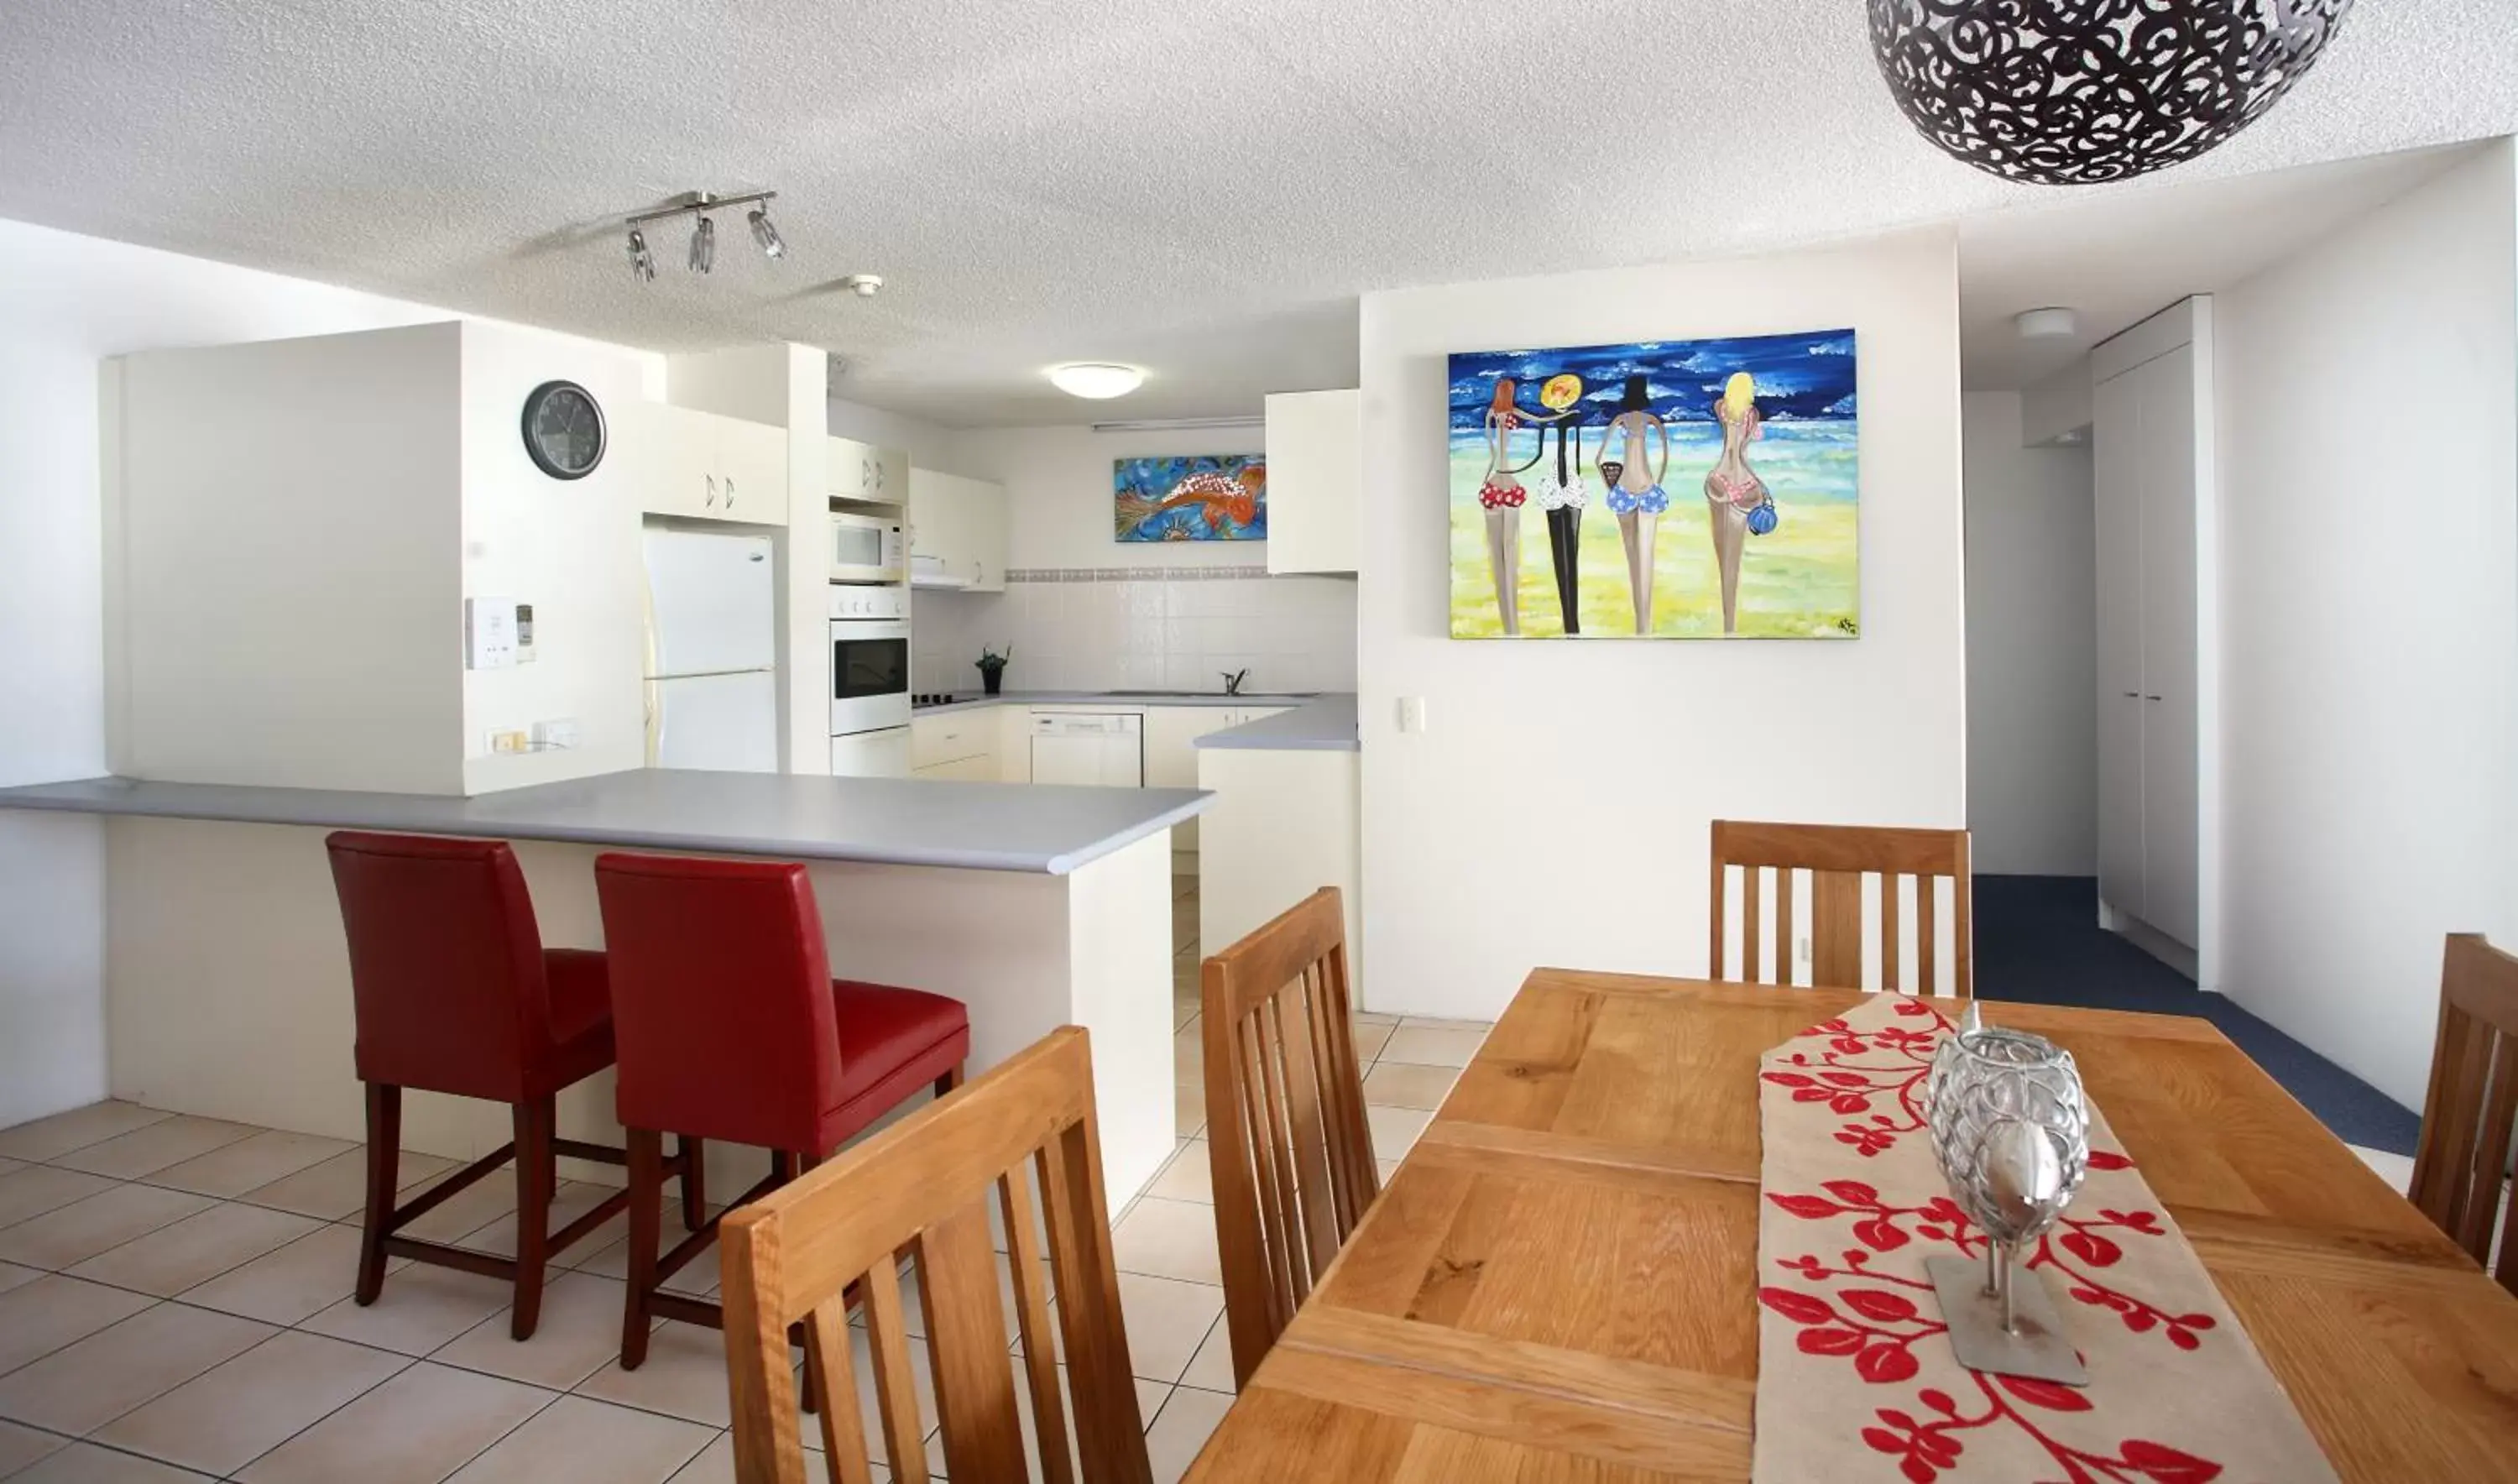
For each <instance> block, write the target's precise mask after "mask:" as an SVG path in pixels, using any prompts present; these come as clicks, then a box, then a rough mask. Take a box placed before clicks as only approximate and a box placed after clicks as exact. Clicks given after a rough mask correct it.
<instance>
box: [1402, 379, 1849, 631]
mask: <svg viewBox="0 0 2518 1484" xmlns="http://www.w3.org/2000/svg"><path fill="white" fill-rule="evenodd" d="M1853 342H1854V336H1853V331H1852V330H1850V329H1827V330H1811V331H1807V332H1804V333H1798V334H1786V335H1752V336H1742V337H1738V338H1732V339H1721V340H1655V341H1644V342H1640V343H1637V344H1632V345H1586V346H1579V347H1575V348H1571V349H1563V350H1505V351H1479V352H1471V353H1463V354H1460V355H1455V356H1454V357H1452V365H1451V371H1452V392H1451V457H1452V463H1451V488H1452V505H1451V508H1452V637H1454V638H1455V639H1456V638H1560V637H1581V638H1618V637H1644V638H1726V637H1741V638H1749V637H1760V638H1852V637H1855V636H1856V635H1858V634H1859V633H1861V622H1862V620H1861V600H1860V599H1861V587H1860V564H1859V559H1858V558H1859V545H1858V543H1857V541H1856V535H1857V520H1856V515H1857V510H1858V502H1857V499H1856V493H1857V492H1856V489H1855V475H1856V472H1857V470H1858V467H1859V463H1860V459H1859V457H1858V453H1857V449H1858V446H1859V443H1858V438H1857V427H1856V422H1855V417H1854V409H1855V395H1856V394H1855V379H1856V377H1855V368H1856V365H1857V357H1856V356H1855V354H1854V343H1853Z"/></svg>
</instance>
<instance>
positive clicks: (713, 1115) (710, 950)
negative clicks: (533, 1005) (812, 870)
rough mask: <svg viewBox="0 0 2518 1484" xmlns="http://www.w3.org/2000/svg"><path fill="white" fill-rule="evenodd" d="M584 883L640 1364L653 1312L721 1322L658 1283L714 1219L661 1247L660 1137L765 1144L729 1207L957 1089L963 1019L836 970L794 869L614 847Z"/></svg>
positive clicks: (708, 1236) (688, 1147)
mask: <svg viewBox="0 0 2518 1484" xmlns="http://www.w3.org/2000/svg"><path fill="white" fill-rule="evenodd" d="M594 884H595V891H596V894H597V895H599V896H600V897H601V899H602V903H603V938H604V943H605V951H606V953H607V954H609V956H610V957H611V960H612V1015H613V1030H614V1034H615V1036H616V1037H617V1039H618V1042H619V1050H620V1062H621V1072H620V1079H619V1082H618V1096H619V1108H620V1113H621V1122H622V1126H623V1127H624V1128H626V1129H628V1130H629V1144H630V1294H629V1299H628V1302H627V1304H626V1306H625V1312H624V1313H623V1315H622V1323H621V1365H622V1368H623V1369H624V1370H633V1371H634V1370H636V1369H637V1367H638V1365H639V1363H640V1362H642V1361H644V1360H645V1359H646V1358H647V1331H648V1329H649V1328H650V1324H651V1321H652V1320H653V1318H654V1317H656V1316H659V1315H661V1316H663V1317H665V1318H667V1319H678V1320H683V1321H685V1322H687V1323H690V1324H698V1325H707V1326H709V1327H711V1328H713V1329H719V1330H722V1329H723V1328H725V1321H724V1316H723V1313H722V1311H721V1310H720V1309H719V1308H718V1306H717V1305H716V1304H715V1303H712V1302H709V1301H707V1300H705V1299H698V1298H688V1297H684V1296H682V1295H679V1294H674V1293H666V1292H660V1291H658V1288H657V1285H659V1284H661V1283H663V1282H664V1281H665V1280H666V1279H668V1278H671V1277H672V1276H673V1274H674V1273H675V1272H677V1271H678V1270H679V1269H680V1268H681V1267H682V1265H683V1264H685V1263H687V1262H689V1261H690V1260H691V1258H692V1257H693V1256H694V1255H696V1254H697V1253H698V1252H699V1250H700V1248H701V1247H703V1246H705V1245H707V1244H708V1243H709V1242H710V1241H711V1240H712V1239H714V1238H715V1237H716V1222H715V1221H711V1222H709V1223H708V1224H707V1226H706V1227H705V1228H703V1229H699V1230H696V1231H695V1232H694V1233H693V1234H692V1235H691V1236H689V1237H685V1238H684V1239H683V1240H682V1241H681V1242H680V1243H679V1244H676V1245H675V1246H674V1248H673V1250H672V1251H670V1252H667V1253H664V1254H663V1255H661V1256H659V1255H658V1253H657V1250H656V1248H657V1245H658V1241H659V1238H658V1230H657V1229H658V1227H659V1225H660V1222H659V1221H658V1219H657V1200H656V1192H657V1190H658V1188H659V1186H660V1184H661V1182H662V1180H663V1173H664V1166H663V1163H662V1159H661V1156H662V1150H663V1135H664V1134H665V1133H667V1132H671V1133H673V1134H674V1135H675V1136H676V1138H677V1145H676V1147H677V1148H679V1149H681V1150H683V1151H684V1152H685V1156H686V1157H689V1158H691V1159H693V1160H694V1161H696V1160H697V1158H698V1155H697V1153H696V1152H697V1151H698V1150H699V1149H700V1148H701V1147H702V1141H704V1140H708V1139H724V1140H729V1141H731V1142H733V1143H736V1144H751V1145H757V1146H760V1148H763V1149H766V1150H768V1151H770V1169H769V1173H768V1175H767V1176H766V1177H765V1178H763V1179H762V1180H761V1181H760V1183H759V1184H758V1185H755V1186H754V1187H753V1188H752V1189H751V1190H749V1191H747V1192H745V1193H744V1194H743V1196H742V1197H741V1198H739V1199H738V1200H736V1201H735V1202H734V1204H735V1205H742V1204H744V1203H745V1202H747V1201H752V1200H759V1199H760V1197H762V1196H765V1195H767V1194H768V1193H769V1192H771V1191H773V1190H775V1189H777V1188H778V1187H779V1186H780V1185H783V1184H785V1183H786V1182H787V1181H789V1180H792V1179H794V1178H795V1177H796V1175H797V1173H798V1172H799V1171H801V1170H803V1169H809V1168H811V1167H812V1166H813V1165H814V1164H816V1163H818V1162H819V1161H821V1160H822V1159H824V1158H826V1157H829V1156H830V1155H831V1154H832V1153H834V1152H835V1151H837V1150H838V1149H839V1147H840V1146H841V1145H842V1144H844V1143H846V1142H847V1140H848V1139H850V1138H852V1137H854V1136H855V1135H856V1134H858V1133H859V1132H861V1131H863V1130H864V1129H865V1127H866V1126H867V1125H868V1124H870V1123H872V1122H874V1120H875V1119H877V1118H879V1117H881V1116H882V1115H883V1114H884V1113H887V1112H889V1111H890V1110H891V1109H892V1108H894V1107H897V1106H898V1105H899V1104H900V1103H902V1102H903V1101H905V1100H907V1099H908V1098H909V1097H910V1096H911V1095H912V1094H914V1093H916V1092H917V1091H918V1090H919V1089H920V1088H922V1087H927V1086H931V1085H932V1086H933V1088H934V1089H935V1095H936V1096H937V1097H942V1096H943V1095H944V1094H945V1093H947V1092H949V1091H951V1090H952V1089H953V1088H955V1087H958V1086H960V1085H961V1082H962V1061H963V1059H964V1058H965V1057H967V1056H969V1055H970V1051H971V1017H970V1012H969V1011H968V1010H966V1009H965V1008H964V1007H963V1005H962V1002H961V1001H960V1000H956V999H948V998H946V997H945V996H943V995H940V994H929V993H927V992H926V991H924V990H919V989H898V988H893V987H890V986H889V985H884V984H863V983H856V982H851V981H847V980H834V979H832V978H831V967H830V961H829V957H828V954H827V952H826V950H825V949H824V947H823V942H822V914H821V910H820V908H818V907H817V906H815V904H814V901H813V886H812V882H811V881H810V880H809V879H808V878H807V877H806V876H805V874H804V868H803V866H801V865H792V864H785V863H780V862H775V861H740V860H691V859H685V858H678V857H671V858H669V857H662V856H653V855H622V854H606V855H600V856H597V857H596V858H595V862H594ZM697 1168H698V1166H697V1164H696V1162H694V1164H693V1165H692V1169H693V1171H694V1173H693V1176H692V1177H691V1178H692V1179H694V1180H696V1178H697V1175H696V1171H697ZM691 1188H692V1187H690V1186H685V1187H684V1189H685V1190H688V1189H691Z"/></svg>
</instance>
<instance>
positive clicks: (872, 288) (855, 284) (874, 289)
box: [840, 273, 883, 299]
mask: <svg viewBox="0 0 2518 1484" xmlns="http://www.w3.org/2000/svg"><path fill="white" fill-rule="evenodd" d="M840 286H841V287H842V288H845V289H847V291H848V292H850V293H852V294H855V295H856V296H857V297H858V298H860V299H871V298H873V297H874V296H875V295H876V294H879V293H881V292H883V275H882V274H879V273H852V274H849V275H848V276H847V278H845V279H842V280H840Z"/></svg>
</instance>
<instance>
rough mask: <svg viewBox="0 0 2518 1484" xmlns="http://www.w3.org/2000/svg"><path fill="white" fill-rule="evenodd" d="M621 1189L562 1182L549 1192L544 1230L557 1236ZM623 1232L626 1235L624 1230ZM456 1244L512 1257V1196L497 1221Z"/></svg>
mask: <svg viewBox="0 0 2518 1484" xmlns="http://www.w3.org/2000/svg"><path fill="white" fill-rule="evenodd" d="M499 1178H501V1177H500V1176H498V1175H492V1176H491V1177H490V1179H492V1180H497V1179H499ZM485 1183H486V1182H485ZM620 1189H621V1188H620V1187H619V1186H617V1185H594V1184H591V1183H589V1182H586V1181H584V1180H563V1181H561V1182H560V1183H559V1187H558V1189H557V1190H555V1191H553V1192H552V1197H551V1204H550V1226H549V1227H548V1228H547V1230H548V1231H549V1232H551V1233H552V1234H554V1235H555V1234H557V1233H558V1231H559V1229H560V1228H562V1227H564V1226H566V1225H568V1224H569V1223H570V1222H572V1221H575V1220H576V1219H577V1218H578V1217H580V1216H583V1215H585V1214H586V1212H587V1211H590V1210H592V1209H594V1208H595V1207H596V1206H597V1205H600V1204H602V1203H603V1200H604V1198H605V1197H607V1196H612V1195H616V1194H618V1193H619V1192H620ZM615 1219H616V1220H618V1219H619V1218H617V1217H616V1218H615ZM611 1224H612V1223H611V1222H605V1223H604V1225H605V1226H610V1225H611ZM601 1230H602V1228H600V1227H598V1228H596V1231H597V1232H599V1231H601ZM624 1230H625V1233H626V1230H627V1229H626V1228H625V1229H624ZM594 1237H595V1232H588V1233H586V1236H585V1237H583V1238H580V1239H579V1241H578V1244H577V1245H573V1246H571V1247H570V1248H569V1250H570V1251H572V1252H574V1251H576V1250H577V1247H578V1246H582V1245H585V1244H588V1243H591V1242H592V1241H593V1240H594ZM456 1245H457V1246H465V1247H470V1248H471V1249H472V1250H474V1251H476V1252H496V1253H498V1254H499V1256H501V1257H513V1256H515V1255H516V1209H515V1200H514V1198H513V1195H512V1193H511V1194H510V1196H509V1199H508V1201H507V1209H506V1210H505V1211H503V1212H501V1213H500V1214H499V1217H498V1219H497V1220H495V1221H492V1222H490V1223H489V1224H487V1225H485V1226H482V1227H478V1228H476V1229H474V1230H472V1231H469V1232H466V1233H464V1234H463V1235H462V1236H461V1237H459V1238H457V1239H456Z"/></svg>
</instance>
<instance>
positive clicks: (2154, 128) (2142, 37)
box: [1869, 0, 2352, 186]
mask: <svg viewBox="0 0 2518 1484" xmlns="http://www.w3.org/2000/svg"><path fill="white" fill-rule="evenodd" d="M1869 7H1870V12H1871V51H1872V55H1873V57H1874V58H1875V59H1876V60H1877V61H1878V62H1879V64H1880V75H1881V76H1882V77H1883V78H1885V79H1887V81H1888V83H1889V93H1890V95H1891V96H1893V97H1894V98H1895V99H1896V100H1897V107H1898V108H1899V109H1903V110H1904V111H1905V114H1906V118H1907V121H1908V122H1910V123H1912V124H1914V126H1915V128H1916V131H1917V132H1919V133H1921V134H1922V135H1923V136H1924V137H1925V138H1926V139H1929V140H1931V141H1932V143H1933V144H1934V145H1937V146H1938V147H1940V149H1941V151H1942V152H1943V153H1947V154H1949V155H1950V156H1952V157H1953V158H1956V159H1959V160H1962V161H1964V162H1966V163H1968V164H1971V165H1974V166H1975V167H1976V168H1977V169H1979V170H1983V171H1985V172H1987V173H1989V174H1993V175H1999V176H2003V177H2005V178H2006V179H2010V180H2019V181H2029V182H2033V183H2035V184H2038V185H2045V186H2088V185H2097V184H2100V183H2102V182H2105V181H2115V180H2127V179H2130V178H2132V177H2134V176H2137V175H2147V174H2149V172H2151V171H2153V170H2157V169H2160V168H2162V167H2164V166H2168V165H2174V164H2178V163H2181V162H2183V161H2185V160H2190V159H2192V158H2193V157H2195V156H2196V155H2198V154H2201V153H2204V152H2206V151H2208V150H2211V149H2213V148H2215V147H2217V146H2218V145H2220V144H2221V143H2222V142H2223V141H2225V140H2227V139H2228V138H2229V137H2230V136H2231V135H2233V134H2236V133H2237V132H2238V131H2239V130H2240V129H2243V128H2245V127H2246V126H2247V125H2249V124H2251V123H2253V122H2255V121H2256V120H2257V119H2258V118H2260V117H2262V116H2263V115H2264V112H2265V110H2266V109H2270V108H2272V107H2273V106H2274V105H2275V104H2276V103H2278V102H2279V101H2280V99H2281V96H2282V94H2284V93H2286V92H2288V91H2289V90H2290V86H2291V84H2292V83H2294V82H2297V81H2298V80H2299V79H2300V77H2301V75H2302V74H2303V73H2305V72H2307V70H2308V69H2309V67H2310V66H2311V65H2315V63H2316V61H2317V59H2318V57H2319V56H2320V55H2321V54H2323V52H2324V50H2325V45H2326V43H2327V42H2328V41H2330V40H2332V39H2333V37H2334V33H2335V32H2336V31H2337V30H2338V29H2340V28H2341V26H2342V24H2343V18H2344V17H2345V16H2346V15H2347V14H2349V13H2350V11H2351V9H2352V0H2175V3H2162V0H2077V3H2073V4H2068V5H2063V4H2053V3H2046V0H1869Z"/></svg>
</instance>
